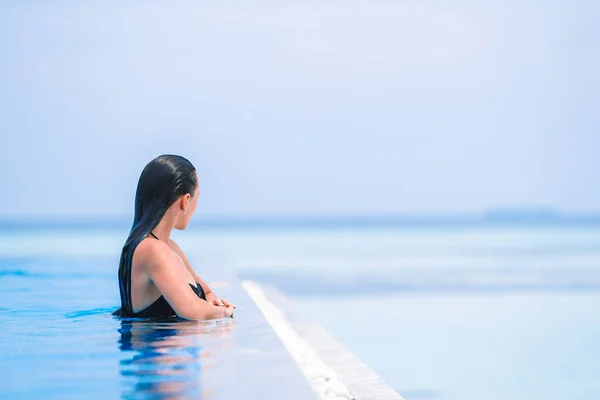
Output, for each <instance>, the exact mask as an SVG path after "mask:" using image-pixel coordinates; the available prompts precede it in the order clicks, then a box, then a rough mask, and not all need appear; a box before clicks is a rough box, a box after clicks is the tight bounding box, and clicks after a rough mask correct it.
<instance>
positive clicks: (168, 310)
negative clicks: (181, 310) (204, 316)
mask: <svg viewBox="0 0 600 400" xmlns="http://www.w3.org/2000/svg"><path fill="white" fill-rule="evenodd" d="M150 235H152V237H153V238H155V239H157V240H158V238H157V237H156V236H155V235H154V234H153V233H152V232H150ZM189 285H190V288H191V289H192V290H193V291H194V293H195V294H196V296H198V297H199V298H201V299H202V300H206V295H205V294H204V290H203V289H202V286H200V285H199V284H198V283H196V286H194V285H192V284H191V283H190V284H189ZM132 311H133V310H132ZM121 312H122V310H121ZM176 315H177V313H176V312H175V310H173V307H171V305H170V304H169V302H168V301H167V300H166V299H165V298H164V297H163V296H162V295H161V296H160V297H159V298H158V299H156V301H155V302H154V303H152V304H150V305H149V306H148V307H146V308H144V309H143V310H141V311H138V312H131V313H129V315H122V316H123V317H131V318H163V317H173V316H176Z"/></svg>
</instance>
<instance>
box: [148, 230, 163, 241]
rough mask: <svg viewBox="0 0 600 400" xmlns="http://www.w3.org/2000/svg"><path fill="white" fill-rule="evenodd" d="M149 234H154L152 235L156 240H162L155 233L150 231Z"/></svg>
mask: <svg viewBox="0 0 600 400" xmlns="http://www.w3.org/2000/svg"><path fill="white" fill-rule="evenodd" d="M149 235H152V237H153V238H154V239H156V240H160V239H159V238H158V237H157V236H156V235H155V234H154V233H152V232H150V233H149Z"/></svg>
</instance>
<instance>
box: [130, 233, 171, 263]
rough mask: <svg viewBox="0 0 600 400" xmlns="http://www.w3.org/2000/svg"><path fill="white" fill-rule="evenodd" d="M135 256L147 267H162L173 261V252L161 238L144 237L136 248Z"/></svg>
mask: <svg viewBox="0 0 600 400" xmlns="http://www.w3.org/2000/svg"><path fill="white" fill-rule="evenodd" d="M134 258H136V261H137V262H139V263H140V264H141V265H144V266H145V267H146V268H149V269H151V268H160V266H161V265H165V264H168V263H169V262H171V261H172V258H173V252H172V251H171V249H170V248H169V246H168V245H167V244H166V243H164V242H161V241H160V240H155V239H144V240H142V241H141V243H140V244H139V245H138V246H137V248H136V249H135V253H134Z"/></svg>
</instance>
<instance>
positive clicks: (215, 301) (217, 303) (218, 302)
mask: <svg viewBox="0 0 600 400" xmlns="http://www.w3.org/2000/svg"><path fill="white" fill-rule="evenodd" d="M212 304H214V305H215V306H219V307H233V308H236V307H235V305H233V304H231V303H230V302H229V301H228V300H227V299H218V298H214V299H213V300H212Z"/></svg>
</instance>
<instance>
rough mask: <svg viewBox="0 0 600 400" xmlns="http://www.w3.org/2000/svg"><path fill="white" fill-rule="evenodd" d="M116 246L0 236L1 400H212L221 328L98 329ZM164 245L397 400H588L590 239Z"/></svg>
mask: <svg viewBox="0 0 600 400" xmlns="http://www.w3.org/2000/svg"><path fill="white" fill-rule="evenodd" d="M125 234H126V232H123V231H122V229H116V228H111V229H107V228H104V229H86V228H84V227H75V228H69V229H60V230H52V229H44V230H35V229H24V230H19V231H11V230H4V231H0V324H1V327H2V330H1V331H2V335H0V369H1V371H0V398H3V399H4V398H61V399H62V398H94V397H102V398H119V397H122V398H168V397H169V396H174V395H181V396H188V397H210V396H213V395H214V394H215V392H214V391H215V390H216V388H218V387H219V386H218V385H215V384H214V382H211V381H210V380H209V381H208V382H207V380H206V379H202V377H206V369H207V368H209V371H210V368H211V365H212V368H213V370H214V369H215V365H216V366H218V365H219V351H218V348H219V347H220V346H222V345H223V343H224V341H226V340H227V337H228V335H229V331H231V329H232V327H230V326H227V325H222V324H217V323H205V324H196V323H193V324H189V323H177V324H143V323H133V324H132V323H124V322H122V321H119V320H117V319H114V318H113V317H112V316H111V315H110V311H112V310H114V309H115V308H116V307H117V305H118V302H119V301H118V290H117V282H116V268H117V259H118V253H119V250H120V246H121V245H122V240H123V239H124V236H125ZM176 239H177V240H178V241H179V243H180V245H181V246H182V247H183V248H184V250H186V252H187V253H188V255H189V257H190V259H191V260H192V263H193V264H194V265H195V267H196V269H197V270H198V272H199V274H200V275H201V276H203V277H205V278H206V280H208V281H211V280H212V279H214V278H215V277H216V276H219V273H220V269H221V268H229V269H232V270H234V271H236V273H238V274H239V275H240V276H242V277H245V278H251V279H257V280H260V281H262V282H264V283H269V284H273V285H276V286H278V287H280V288H281V289H282V290H284V291H285V292H286V293H288V294H289V295H290V296H292V297H293V298H294V299H295V300H296V301H297V302H298V303H300V304H301V305H302V306H303V308H304V309H305V310H306V312H307V313H308V314H309V315H310V316H312V317H313V318H314V319H315V320H317V321H318V322H319V323H321V324H322V325H323V326H324V327H325V328H326V329H327V330H328V331H329V332H330V333H331V334H332V335H333V336H334V337H335V338H336V339H338V340H339V341H341V342H342V343H343V344H344V345H345V346H346V347H348V348H349V349H350V350H352V351H353V352H355V353H356V354H357V355H358V356H359V357H360V358H361V359H363V361H365V362H366V363H367V364H368V365H370V366H371V367H372V368H373V369H374V370H375V371H376V372H377V373H378V374H380V375H381V376H382V377H383V378H384V379H385V380H386V381H387V382H388V383H389V384H390V385H392V386H393V387H394V388H396V389H397V390H398V391H399V392H400V393H401V394H403V395H404V396H405V397H406V398H407V399H473V400H476V399H477V400H479V399H501V398H502V399H504V398H512V399H542V398H549V397H552V398H569V399H596V398H598V397H599V396H600V380H598V379H597V371H598V367H600V364H599V362H598V361H597V360H600V345H599V344H598V343H600V341H598V340H597V338H598V337H600V313H598V311H597V310H599V309H600V229H599V228H597V227H594V226H593V225H592V226H583V227H582V226H573V227H568V226H566V227H565V226H558V227H541V228H531V227H529V228H525V227H522V228H519V227H485V226H484V227H482V226H474V227H443V228H440V229H434V228H431V227H427V228H423V229H417V228H410V229H395V228H390V227H385V228H376V227H367V228H365V227H362V228H360V229H351V228H349V227H345V228H344V229H335V230H329V229H320V230H310V229H299V230H294V229H285V230H281V231H278V230H277V229H269V230H260V229H254V230H253V229H241V230H240V229H238V230H236V229H213V230H211V229H207V230H192V231H188V232H184V233H180V234H178V235H177V237H176ZM215 290H216V291H217V292H218V291H219V286H218V283H217V284H215ZM232 300H233V301H235V299H232ZM242 311H243V310H242ZM235 329H236V334H237V335H244V334H245V332H244V331H243V330H244V329H245V328H243V327H242V328H240V326H237V327H236V328H235ZM211 379H213V378H211ZM214 379H216V378H214ZM211 385H212V386H211ZM211 388H212V389H213V391H212V392H211V391H210V389H211ZM211 393H212V394H211Z"/></svg>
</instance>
